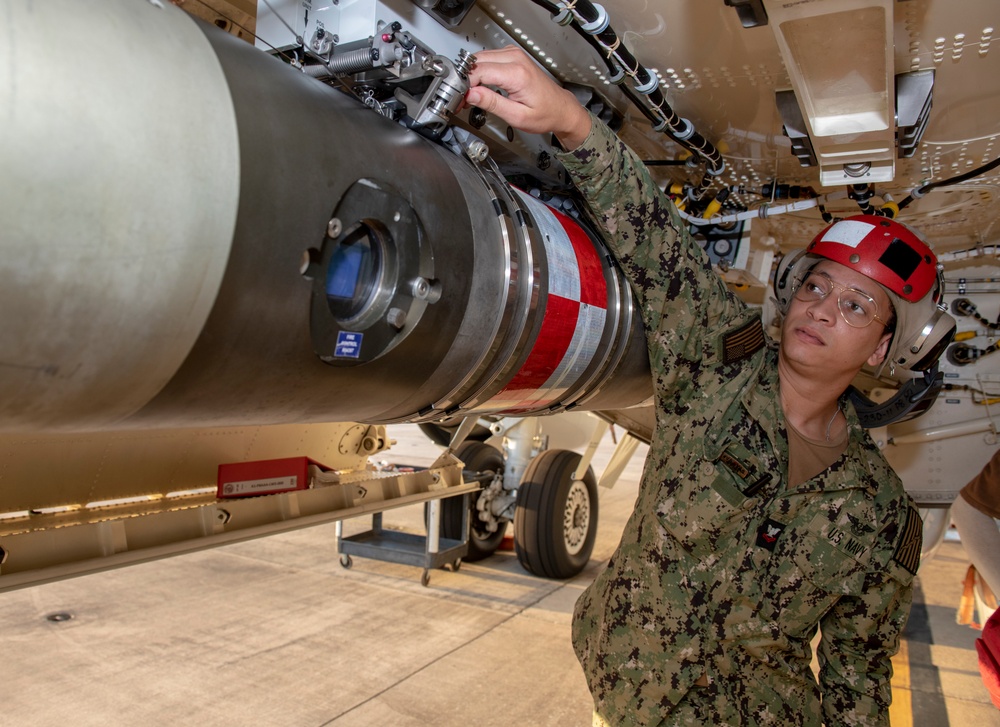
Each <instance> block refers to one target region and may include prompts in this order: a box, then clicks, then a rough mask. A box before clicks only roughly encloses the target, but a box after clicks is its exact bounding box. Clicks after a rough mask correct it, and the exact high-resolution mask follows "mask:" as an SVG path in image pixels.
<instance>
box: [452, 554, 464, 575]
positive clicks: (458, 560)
mask: <svg viewBox="0 0 1000 727" xmlns="http://www.w3.org/2000/svg"><path fill="white" fill-rule="evenodd" d="M461 567H462V559H461V558H455V562H454V563H452V564H451V572H452V573H458V569H459V568H461Z"/></svg>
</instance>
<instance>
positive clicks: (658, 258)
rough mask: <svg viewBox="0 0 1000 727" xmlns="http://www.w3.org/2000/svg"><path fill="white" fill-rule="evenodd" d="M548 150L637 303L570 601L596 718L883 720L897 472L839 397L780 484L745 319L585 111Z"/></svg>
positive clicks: (756, 340) (654, 721)
mask: <svg viewBox="0 0 1000 727" xmlns="http://www.w3.org/2000/svg"><path fill="white" fill-rule="evenodd" d="M561 156H562V158H563V159H562V160H563V162H564V164H565V165H566V167H567V169H568V170H569V171H570V173H571V174H572V175H573V177H574V179H575V181H576V182H577V185H578V187H579V188H580V190H581V191H582V192H583V194H584V195H585V196H586V197H587V199H588V201H589V203H590V205H591V208H592V211H593V213H594V215H595V216H596V217H597V220H598V222H599V223H600V225H601V226H602V227H603V228H604V229H605V230H607V232H608V233H609V237H610V240H611V244H612V246H613V248H614V252H615V255H616V257H617V258H618V260H619V262H620V265H621V267H622V269H623V270H624V271H625V274H626V275H627V276H628V278H629V279H630V281H631V283H632V287H633V289H634V290H635V293H636V295H637V296H638V298H639V301H640V304H641V306H642V311H643V318H644V321H645V324H646V330H647V337H648V342H649V350H650V364H651V366H652V372H653V379H654V392H655V398H656V408H657V413H656V415H657V427H656V431H655V432H654V434H653V441H652V444H651V446H650V450H649V455H648V457H647V459H646V464H645V471H644V473H643V478H642V485H641V488H640V491H639V495H638V498H637V500H636V506H635V510H634V512H633V513H632V516H631V517H630V518H629V520H628V523H627V524H626V526H625V531H624V533H623V535H622V540H621V544H620V545H619V546H618V549H617V550H616V551H615V553H614V555H613V556H612V558H611V561H610V562H609V564H608V567H607V569H606V570H605V571H603V572H602V573H601V574H600V575H599V576H598V577H597V579H596V580H595V581H594V583H593V584H591V586H590V587H589V588H588V589H587V590H586V591H585V592H584V593H583V595H582V596H581V597H580V599H579V601H578V602H577V605H576V612H575V616H574V624H573V643H574V646H575V648H576V651H577V655H578V657H579V659H580V662H581V664H582V665H583V669H584V672H585V673H586V676H587V680H588V682H589V685H590V689H591V692H592V694H593V696H594V702H595V708H596V710H597V712H598V713H599V714H600V715H601V716H603V717H604V719H606V720H607V721H608V722H609V723H610V724H613V725H618V724H641V725H658V724H718V725H736V724H746V725H758V724H760V725H764V724H768V725H790V724H807V725H819V724H821V723H823V722H825V723H826V724H827V725H828V726H829V725H835V724H850V725H887V724H888V705H889V702H890V701H891V692H890V683H889V682H890V677H891V674H892V667H891V665H890V661H889V659H890V656H892V654H894V653H895V652H896V650H897V648H898V645H899V633H900V630H901V629H902V628H903V625H904V624H905V622H906V618H907V614H908V612H909V607H910V600H911V592H912V587H911V581H912V579H913V575H914V573H915V572H916V569H917V565H918V562H919V554H920V537H921V526H920V518H919V515H918V514H917V511H916V510H915V508H914V507H913V504H912V502H911V501H910V499H909V498H908V497H907V495H906V494H905V493H904V491H903V489H902V485H901V483H900V481H899V478H898V477H897V476H896V475H895V473H894V472H893V471H892V470H891V469H890V467H889V465H888V463H886V461H885V459H884V458H883V457H882V455H881V453H880V452H879V451H878V449H877V448H876V446H875V444H874V443H873V442H872V440H871V438H870V437H869V436H868V434H867V433H866V432H865V431H864V430H863V429H862V428H861V426H860V425H859V423H858V418H857V415H856V413H855V412H854V409H853V408H852V407H851V406H850V404H849V403H848V402H847V401H846V400H844V401H842V406H843V408H844V411H845V412H846V416H847V420H848V427H849V439H848V443H847V449H846V452H845V453H844V455H843V456H842V457H841V458H840V459H839V460H838V461H837V462H836V463H835V464H834V465H833V466H831V467H830V468H829V469H827V470H826V471H825V472H823V473H821V474H820V475H818V476H817V477H815V478H813V479H812V480H810V481H809V482H806V483H805V484H802V485H798V486H796V487H789V486H788V483H787V482H786V475H785V473H787V471H788V443H787V434H786V431H785V426H786V424H785V417H784V415H783V413H782V409H781V404H780V399H779V396H778V370H777V361H778V355H777V351H776V348H775V347H774V346H773V345H766V341H765V336H764V333H763V330H762V327H761V321H760V315H759V311H756V310H754V309H751V308H748V307H747V306H745V305H744V304H743V303H742V302H741V301H740V300H739V299H738V298H736V297H735V296H734V295H732V294H731V293H729V292H728V291H727V289H726V286H725V285H724V283H723V282H722V281H721V279H720V278H719V277H718V276H717V275H715V274H714V273H713V271H712V269H711V267H710V265H709V263H708V261H707V259H706V256H705V255H704V253H703V252H702V251H701V250H700V248H699V247H698V246H697V244H696V243H695V242H694V241H693V239H692V238H691V237H690V235H689V234H687V233H686V232H685V231H684V226H683V224H682V223H681V221H680V220H679V218H678V217H677V215H676V210H675V209H674V207H673V205H672V204H671V203H670V201H669V200H668V199H667V198H666V197H664V196H663V194H662V193H661V192H660V191H659V189H658V188H657V186H656V185H655V183H654V182H653V181H652V180H651V179H650V177H649V175H648V173H647V172H646V171H645V169H644V167H643V165H642V164H641V163H640V162H639V161H638V160H637V159H636V158H635V157H634V155H632V154H631V152H629V151H628V150H627V149H626V147H625V146H624V145H623V144H622V143H621V142H620V141H619V140H618V139H617V138H616V137H615V136H614V135H613V134H612V133H611V132H610V131H609V130H608V129H607V127H605V126H604V125H603V124H601V123H599V122H597V121H596V120H594V123H593V131H592V132H591V134H590V136H589V137H588V139H587V141H586V142H585V143H584V144H583V145H582V146H581V147H580V148H579V149H577V150H575V151H574V152H572V153H571V154H563V155H561ZM817 626H821V627H822V641H821V643H820V646H819V662H820V668H821V673H820V683H819V684H817V683H816V680H815V678H814V676H813V674H812V671H811V669H810V661H811V656H812V654H811V651H812V650H811V647H810V640H811V639H812V637H813V636H814V635H815V633H816V629H817ZM705 675H707V677H708V679H707V686H698V685H697V684H696V683H699V682H700V683H701V684H705V683H706V679H705ZM821 701H822V704H821Z"/></svg>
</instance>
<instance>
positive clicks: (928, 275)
mask: <svg viewBox="0 0 1000 727" xmlns="http://www.w3.org/2000/svg"><path fill="white" fill-rule="evenodd" d="M820 260H832V261H833V262H836V263H840V264H841V265H844V266H846V267H848V268H851V269H852V270H856V271H857V272H859V273H861V274H862V275H865V276H867V277H869V278H871V279H872V280H874V281H875V282H876V283H878V284H879V285H880V286H881V287H882V289H883V290H884V291H885V292H886V294H887V295H888V296H889V300H890V301H891V302H892V306H893V308H894V309H895V314H896V319H895V325H894V326H893V328H894V333H893V337H892V342H891V343H890V344H889V351H888V353H887V354H886V357H885V360H884V361H883V362H882V364H881V365H879V366H878V367H876V369H875V370H874V371H870V372H869V373H870V374H871V375H873V376H875V377H884V376H885V375H886V374H887V375H888V378H890V379H893V380H895V381H896V382H898V383H900V384H906V383H907V382H910V381H913V380H916V379H919V378H924V379H927V378H928V377H929V376H930V375H931V372H933V376H934V377H935V378H937V377H938V376H939V375H938V374H937V361H938V359H939V358H940V357H941V354H942V353H943V352H944V350H945V349H946V348H947V347H948V344H949V343H951V340H952V338H953V337H954V335H955V319H954V318H952V317H951V316H950V315H949V314H948V313H947V312H946V310H945V305H944V304H943V302H942V298H943V295H944V278H943V276H942V274H941V271H940V270H939V269H938V265H937V258H936V257H935V255H934V253H933V252H932V251H931V249H930V248H929V247H927V244H926V243H925V242H924V241H923V240H921V239H920V237H918V236H917V234H916V233H915V232H914V231H913V230H911V229H910V228H908V227H907V226H905V225H903V224H901V223H899V222H896V221H895V220H890V219H889V218H887V217H878V216H875V215H857V216H854V217H848V218H846V219H842V220H838V221H836V222H834V223H833V224H830V225H828V226H827V227H826V228H825V229H824V230H823V231H822V232H820V233H819V234H818V235H817V236H816V237H815V238H814V239H813V241H812V242H810V243H809V246H808V247H807V248H806V249H805V250H800V251H798V252H795V253H791V254H789V255H786V256H785V257H784V258H783V259H782V261H781V263H780V264H779V265H778V270H777V272H776V274H775V277H774V294H775V297H776V298H777V301H778V309H779V310H780V311H781V313H785V312H787V311H788V307H789V306H790V305H791V302H792V298H793V296H794V295H795V289H796V286H797V285H798V283H799V282H800V281H801V280H802V278H803V277H804V276H805V274H806V272H808V271H809V270H810V269H811V268H812V267H813V266H815V265H816V264H817V263H819V262H820ZM883 317H886V319H887V320H888V318H887V316H883ZM938 388H940V386H938ZM932 401H933V399H932ZM928 406H929V405H928ZM925 408H926V407H925ZM883 423H885V422H883Z"/></svg>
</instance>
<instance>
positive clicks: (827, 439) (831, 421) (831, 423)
mask: <svg viewBox="0 0 1000 727" xmlns="http://www.w3.org/2000/svg"><path fill="white" fill-rule="evenodd" d="M838 414H840V403H839V402H838V403H837V410H836V411H835V412H833V416H832V417H830V423H829V424H827V425H826V441H828V442H829V441H830V429H831V428H832V427H833V423H834V422H835V421H837V415H838Z"/></svg>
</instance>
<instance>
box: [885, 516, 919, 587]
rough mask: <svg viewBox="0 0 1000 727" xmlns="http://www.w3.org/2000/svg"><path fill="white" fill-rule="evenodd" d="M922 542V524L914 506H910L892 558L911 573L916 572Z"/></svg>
mask: <svg viewBox="0 0 1000 727" xmlns="http://www.w3.org/2000/svg"><path fill="white" fill-rule="evenodd" d="M923 542H924V524H923V522H922V521H921V520H920V514H919V513H918V512H917V510H916V508H913V507H911V508H910V509H909V511H908V512H907V513H906V525H905V526H904V527H903V535H902V536H901V537H900V539H899V544H898V545H897V546H896V552H895V553H894V554H893V556H892V559H893V560H895V561H896V562H897V563H899V564H900V565H901V566H902V567H903V568H905V569H906V570H907V571H909V573H910V574H911V575H916V574H917V567H918V566H919V565H920V547H921V546H922V545H923Z"/></svg>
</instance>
